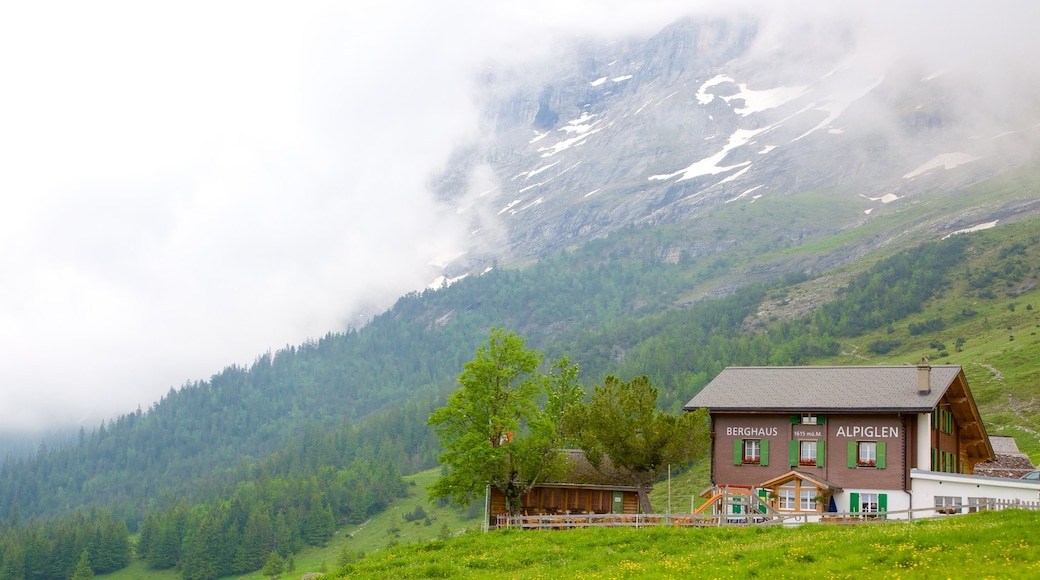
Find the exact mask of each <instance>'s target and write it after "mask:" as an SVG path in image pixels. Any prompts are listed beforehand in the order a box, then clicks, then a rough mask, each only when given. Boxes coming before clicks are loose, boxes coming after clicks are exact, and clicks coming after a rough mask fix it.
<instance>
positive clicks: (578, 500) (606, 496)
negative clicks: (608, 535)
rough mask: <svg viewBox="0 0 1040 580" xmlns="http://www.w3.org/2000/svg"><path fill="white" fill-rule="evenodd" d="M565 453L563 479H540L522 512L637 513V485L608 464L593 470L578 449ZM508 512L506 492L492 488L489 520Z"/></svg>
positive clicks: (526, 500)
mask: <svg viewBox="0 0 1040 580" xmlns="http://www.w3.org/2000/svg"><path fill="white" fill-rule="evenodd" d="M564 453H566V456H567V463H568V468H567V475H566V476H565V477H564V478H561V479H562V481H555V482H546V483H543V484H541V485H539V486H537V487H535V488H534V489H532V490H531V491H530V492H528V493H527V494H525V495H524V496H523V499H522V503H523V514H524V515H530V516H539V515H582V514H636V513H639V495H638V493H637V488H636V487H634V486H632V485H627V484H625V483H624V480H623V479H622V478H621V476H620V475H615V474H613V469H612V468H611V467H610V466H609V465H607V466H605V467H603V469H602V471H600V470H596V469H595V468H594V467H593V466H592V465H591V464H590V463H589V462H588V460H587V459H586V458H585V455H584V454H583V453H582V452H581V451H578V450H566V451H564ZM508 514H509V510H508V509H506V499H505V496H504V495H503V494H502V492H500V491H499V490H498V489H497V488H491V490H490V497H489V499H488V518H489V521H488V523H489V524H490V525H492V526H494V525H495V523H496V521H497V520H498V518H499V517H504V516H506V515H508Z"/></svg>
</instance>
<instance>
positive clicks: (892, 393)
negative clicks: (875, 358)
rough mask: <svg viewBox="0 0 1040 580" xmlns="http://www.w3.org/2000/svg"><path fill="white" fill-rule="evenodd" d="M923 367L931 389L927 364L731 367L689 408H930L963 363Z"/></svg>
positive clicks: (698, 395)
mask: <svg viewBox="0 0 1040 580" xmlns="http://www.w3.org/2000/svg"><path fill="white" fill-rule="evenodd" d="M924 368H926V369H927V370H926V371H924V372H927V373H928V381H929V384H930V388H929V390H928V392H927V393H920V392H919V391H918V379H919V374H918V373H919V372H922V367H919V366H916V365H901V366H803V367H729V368H726V369H725V370H723V371H722V372H721V373H720V374H719V375H718V376H717V377H715V379H714V380H713V381H711V382H710V383H708V385H707V386H706V387H704V389H703V390H702V391H701V392H700V393H698V394H697V395H696V396H694V397H693V398H692V399H690V402H689V403H687V404H686V406H685V408H686V409H687V410H695V409H699V408H701V407H705V408H707V409H708V410H709V411H713V412H714V411H777V412H798V413H812V412H821V413H822V412H834V411H845V412H854V411H864V412H868V411H869V412H876V411H888V412H928V411H931V410H932V409H934V408H935V406H936V404H938V403H939V400H940V399H941V398H942V396H943V394H945V393H946V392H947V390H949V388H950V386H951V385H953V384H954V382H955V381H957V380H958V378H960V380H961V381H964V378H963V374H962V372H961V367H960V366H959V365H936V366H927V367H924ZM964 385H966V382H964ZM964 390H965V391H967V389H966V386H965V389H964Z"/></svg>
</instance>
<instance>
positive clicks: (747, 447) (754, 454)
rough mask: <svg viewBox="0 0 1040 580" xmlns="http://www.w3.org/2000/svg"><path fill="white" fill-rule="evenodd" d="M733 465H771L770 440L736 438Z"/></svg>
mask: <svg viewBox="0 0 1040 580" xmlns="http://www.w3.org/2000/svg"><path fill="white" fill-rule="evenodd" d="M733 465H769V440H768V439H735V440H734V441H733Z"/></svg>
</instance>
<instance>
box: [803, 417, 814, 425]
mask: <svg viewBox="0 0 1040 580" xmlns="http://www.w3.org/2000/svg"><path fill="white" fill-rule="evenodd" d="M815 424H816V415H802V425H815Z"/></svg>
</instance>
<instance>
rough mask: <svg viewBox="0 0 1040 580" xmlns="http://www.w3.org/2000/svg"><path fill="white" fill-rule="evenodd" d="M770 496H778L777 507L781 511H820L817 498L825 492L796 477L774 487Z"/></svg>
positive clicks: (770, 491)
mask: <svg viewBox="0 0 1040 580" xmlns="http://www.w3.org/2000/svg"><path fill="white" fill-rule="evenodd" d="M768 491H769V494H770V495H769V497H771V498H776V506H775V507H776V509H778V510H781V511H796V510H797V511H808V512H815V511H820V504H819V503H817V501H816V498H817V497H822V496H823V493H822V492H821V491H820V490H819V488H817V487H816V486H815V485H813V484H811V483H809V482H807V481H803V480H799V479H795V480H793V481H788V482H787V483H785V484H783V485H781V486H780V487H778V488H772V489H771V490H768Z"/></svg>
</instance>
